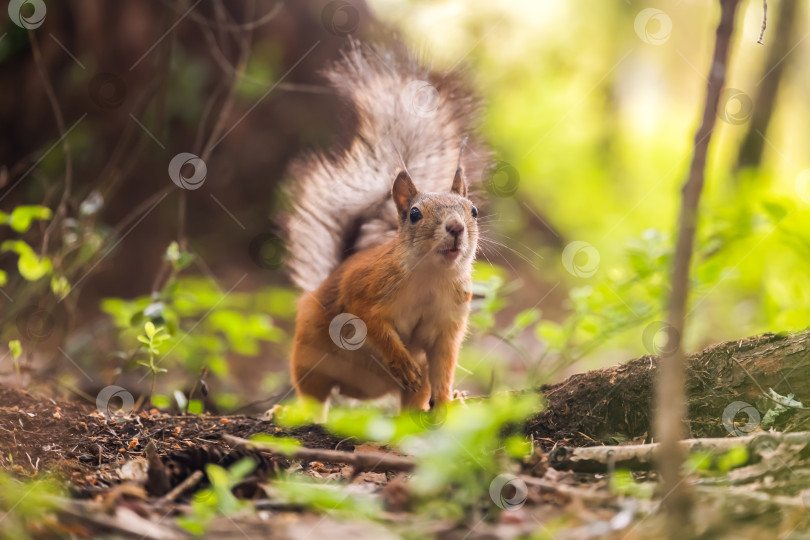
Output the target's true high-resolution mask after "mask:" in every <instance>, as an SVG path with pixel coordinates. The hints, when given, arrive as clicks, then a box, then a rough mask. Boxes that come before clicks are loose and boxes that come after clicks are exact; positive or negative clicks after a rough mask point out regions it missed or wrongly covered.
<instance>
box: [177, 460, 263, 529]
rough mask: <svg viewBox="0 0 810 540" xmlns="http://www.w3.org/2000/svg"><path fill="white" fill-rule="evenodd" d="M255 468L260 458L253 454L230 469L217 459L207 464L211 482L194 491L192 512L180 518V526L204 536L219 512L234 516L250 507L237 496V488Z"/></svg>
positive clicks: (207, 473)
mask: <svg viewBox="0 0 810 540" xmlns="http://www.w3.org/2000/svg"><path fill="white" fill-rule="evenodd" d="M255 468H256V462H255V461H253V459H252V458H249V457H246V458H242V459H240V460H239V461H237V462H236V463H234V464H233V465H231V466H230V468H228V469H225V468H224V467H220V466H219V465H216V464H214V463H209V464H207V465H206V466H205V474H206V476H207V477H208V481H209V483H210V486H209V487H207V488H203V489H201V490H199V491H197V492H196V493H195V494H194V497H193V498H192V500H191V515H189V516H185V517H181V518H180V519H179V520H178V523H179V524H180V526H181V527H183V528H184V529H186V530H187V531H189V532H190V533H192V534H194V535H195V536H202V535H204V534H205V531H206V530H207V529H208V526H209V525H210V523H211V521H212V520H213V519H214V518H215V517H216V516H218V515H222V516H230V515H233V514H236V513H238V512H241V511H243V510H245V509H246V508H249V504H248V503H247V502H245V501H240V500H239V499H237V498H236V496H234V494H233V488H234V487H236V486H237V485H238V484H239V483H240V482H241V481H242V480H244V478H245V477H246V476H248V475H249V474H250V473H251V472H253V469H255Z"/></svg>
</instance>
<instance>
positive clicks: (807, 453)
mask: <svg viewBox="0 0 810 540" xmlns="http://www.w3.org/2000/svg"><path fill="white" fill-rule="evenodd" d="M752 339H753V340H754V343H755V344H754V345H752V346H751V347H748V348H747V349H746V348H745V347H744V346H743V345H739V344H738V345H739V348H740V350H743V349H744V350H745V351H748V352H749V353H750V354H752V355H755V353H756V351H759V352H761V351H762V348H763V347H767V348H769V350H771V349H772V348H773V347H774V342H775V341H776V342H779V343H782V341H784V340H787V341H785V343H784V344H783V345H780V347H781V348H782V349H786V348H788V347H789V346H793V345H795V342H791V341H790V339H791V338H779V339H775V338H773V337H767V336H766V337H762V336H761V337H758V338H752ZM780 339H781V340H782V341H780ZM802 339H804V338H802ZM739 343H740V344H741V343H742V342H739ZM802 343H804V341H802ZM791 344H792V345H791ZM718 347H720V346H718ZM718 350H720V349H717V348H715V349H712V351H714V352H712V353H711V354H716V353H717V351H718ZM790 350H793V349H790ZM751 351H753V352H751ZM710 352H711V351H710ZM742 356H745V354H744V353H743V354H742ZM697 358H700V356H698V357H697ZM735 358H736V357H735ZM640 360H641V359H640ZM631 362H639V360H637V361H631ZM628 364H630V363H628ZM628 364H625V365H628ZM642 364H643V365H644V366H647V367H646V368H645V369H646V370H647V371H649V370H650V369H651V368H652V366H653V364H652V363H651V361H650V362H647V361H646V360H644V361H641V364H639V366H640V365H642ZM639 366H635V367H634V366H632V365H631V366H630V367H629V368H625V369H630V370H631V371H632V370H638V369H640V368H639ZM616 369H620V368H607V370H605V371H603V374H613V375H615V373H616V371H615V370H616ZM611 370H613V371H611ZM591 373H596V372H591ZM585 375H588V374H585ZM591 376H592V375H591ZM577 377H579V376H574V377H572V378H571V379H569V380H568V381H566V382H564V383H561V384H560V385H556V386H553V387H549V388H546V389H544V392H545V393H546V395H547V398H548V397H550V396H549V392H551V393H553V392H554V391H555V390H556V391H562V390H564V389H567V390H566V391H565V394H566V395H568V396H573V392H572V389H573V388H581V387H582V385H581V384H580V383H581V380H580V379H577ZM577 381H579V382H577ZM621 392H622V390H619V391H618V393H621ZM573 397H575V396H573ZM552 401H553V399H551V400H550V404H549V409H547V410H546V412H545V413H543V415H540V416H538V417H537V418H535V419H533V420H531V421H529V422H528V423H527V424H526V427H525V429H527V430H529V432H530V433H529V434H530V435H531V436H532V438H533V439H534V440H535V445H534V452H533V454H532V455H530V456H527V458H526V459H525V460H524V461H523V463H522V464H520V469H521V470H519V471H517V470H516V471H515V472H516V475H514V476H513V477H512V478H514V479H516V480H515V482H516V483H515V484H514V485H515V486H519V487H522V488H523V490H524V493H522V494H521V493H520V489H519V487H515V490H514V491H513V492H511V493H506V494H503V493H502V494H501V495H500V496H501V497H505V498H506V500H507V502H509V501H511V500H513V499H514V500H518V499H520V500H519V501H518V502H519V504H508V505H507V508H506V509H503V505H497V506H496V505H488V506H482V507H480V508H477V509H475V510H473V511H471V512H470V514H469V515H467V516H466V517H465V518H464V519H461V520H459V519H450V518H447V519H426V518H424V517H422V516H420V515H419V514H418V513H417V512H415V511H414V510H413V509H412V507H411V504H410V494H409V478H410V475H411V472H410V470H409V466H410V465H409V462H408V460H409V459H410V458H408V457H407V456H405V455H403V454H402V453H400V452H398V450H397V449H396V448H393V447H389V446H384V445H379V444H372V443H364V442H362V441H358V440H356V439H354V438H350V439H339V438H336V437H334V436H332V435H330V434H329V433H327V432H326V431H325V430H324V429H323V428H322V427H320V426H316V425H311V426H304V427H299V428H296V429H282V428H280V427H278V426H277V425H275V424H274V423H273V422H272V421H271V420H267V419H264V418H261V417H251V416H211V415H180V414H167V413H163V412H160V411H157V410H155V409H152V410H148V411H147V410H144V411H140V412H138V413H130V414H129V415H127V416H126V417H123V416H119V417H112V418H108V417H106V416H104V415H102V414H101V413H100V412H99V411H98V410H97V409H96V408H95V407H92V406H89V405H86V404H83V403H78V402H72V401H61V400H54V399H49V398H43V397H38V396H34V395H31V394H29V393H27V392H25V391H24V390H19V389H12V388H2V387H0V471H4V472H5V473H10V474H11V475H12V476H14V477H16V478H18V479H21V480H23V481H31V480H32V479H37V478H43V477H49V476H55V477H56V478H58V479H59V484H60V485H61V486H62V492H61V493H60V494H59V495H57V496H53V497H51V498H50V499H49V502H48V504H49V505H50V506H51V507H52V512H51V513H50V514H49V516H50V517H48V518H43V519H41V520H39V521H33V522H32V521H30V520H29V521H25V522H24V526H23V529H22V530H24V531H25V532H26V533H27V534H29V535H31V536H34V537H42V538H56V537H71V538H93V537H99V536H101V537H107V538H141V539H144V538H188V537H190V534H189V532H188V530H187V529H184V528H182V527H180V525H179V523H180V521H181V520H182V519H184V518H185V519H190V520H192V521H193V520H194V519H203V517H200V514H199V504H198V503H199V502H200V501H199V500H197V499H196V498H195V497H196V496H195V495H194V494H195V492H197V493H198V495H199V490H201V489H205V488H206V487H211V479H210V478H209V477H208V473H206V470H207V469H206V465H207V464H217V465H220V466H222V467H225V468H227V467H229V466H231V465H233V464H235V463H237V462H238V461H239V460H240V458H243V457H245V456H250V457H252V458H253V460H254V461H255V462H256V463H257V467H256V469H255V470H253V471H252V472H251V473H250V474H249V475H247V476H246V477H244V478H242V479H240V480H239V481H238V482H235V483H234V485H233V486H231V487H233V494H234V495H236V497H237V498H238V500H240V501H250V503H251V504H249V505H243V506H240V507H239V508H237V509H236V510H237V511H234V512H231V513H227V514H222V513H216V514H215V515H210V516H207V517H204V519H205V525H206V532H205V536H206V537H211V538H280V539H281V538H308V537H318V536H326V537H328V538H352V539H354V540H362V539H366V538H369V539H371V538H374V539H378V538H401V537H406V538H410V537H413V538H417V537H418V538H424V537H436V538H447V539H471V540H472V539H483V538H524V537H531V538H555V539H580V538H621V539H627V540H630V539H636V538H656V537H661V536H662V535H663V533H664V532H665V531H666V529H665V527H666V524H665V523H664V520H663V518H662V515H661V513H660V512H658V509H659V507H660V503H661V501H662V497H661V496H660V494H656V493H655V484H656V475H655V473H654V472H653V471H652V469H653V466H652V460H651V455H652V450H653V448H654V447H653V445H650V444H644V443H645V441H646V440H647V439H649V437H648V435H646V436H645V435H644V433H641V432H639V433H638V434H636V433H631V435H637V436H633V437H623V438H622V440H619V441H617V440H616V437H615V433H614V434H613V435H611V434H610V432H609V431H606V432H605V433H602V434H601V435H599V436H598V435H597V433H596V432H593V431H591V432H588V433H584V432H578V431H572V430H571V429H569V428H566V430H560V429H553V430H550V431H549V430H548V429H546V428H547V426H548V422H549V421H551V420H553V419H554V418H558V416H554V415H553V414H551V415H550V413H549V411H550V409H552V408H554V407H564V406H565V404H564V403H559V404H557V405H554V404H553V403H551V402H552ZM604 401H605V402H607V401H609V400H608V399H607V398H605V400H604ZM600 402H601V401H600ZM636 405H638V404H636ZM553 406H554V407H553ZM594 411H595V409H593V408H592V409H591V412H592V413H593V412H594ZM551 412H554V411H551ZM597 412H598V411H597ZM637 412H638V413H639V414H641V413H642V412H643V413H644V414H648V413H649V411H648V410H647V411H637ZM557 413H559V411H557V412H556V413H554V414H557ZM592 416H593V414H592ZM595 416H597V417H599V414H596V415H595ZM605 418H607V417H605ZM628 422H629V423H630V424H633V425H637V422H636V423H633V421H628ZM543 426H546V428H544V427H543ZM625 427H627V426H626V425H625ZM614 431H615V430H614ZM626 431H628V432H630V431H631V430H626ZM260 433H264V434H269V435H271V436H287V437H292V438H294V439H296V440H298V441H300V443H301V446H302V447H304V448H309V449H313V453H312V454H306V455H299V454H296V455H289V454H288V455H284V454H281V453H279V452H278V451H270V450H264V449H261V448H256V447H253V446H250V445H248V444H247V443H246V442H245V441H244V439H247V438H249V437H251V436H253V435H256V434H260ZM563 433H564V434H566V435H567V436H565V437H563V436H562V435H561V434H563ZM746 433H747V432H746ZM600 436H601V438H599V437H600ZM240 441H241V442H240ZM617 443H619V444H617ZM588 445H589V446H588ZM689 449H690V453H691V457H690V460H689V461H688V462H687V468H688V469H689V472H690V475H689V477H688V480H687V482H688V483H689V485H690V487H691V490H692V492H693V493H694V495H695V497H696V504H695V509H694V512H693V517H694V522H693V523H692V532H691V533H690V537H694V538H790V539H798V538H810V534H809V533H810V510H808V508H810V490H808V488H810V434H808V433H802V432H799V433H791V434H790V435H783V434H781V433H777V432H774V431H770V432H766V431H763V430H762V429H761V428H757V429H756V430H753V431H751V434H750V435H747V436H742V437H737V438H733V437H724V438H707V439H700V440H696V441H693V442H692V443H690V444H689ZM741 449H742V450H741ZM333 451H336V452H333ZM330 452H331V453H330ZM368 456H372V459H371V461H372V462H373V463H372V464H371V465H369V464H368V462H366V463H365V465H363V464H361V462H359V461H358V462H354V461H353V459H354V457H358V459H359V458H360V457H364V458H368ZM376 456H379V459H375V458H376ZM282 475H283V476H284V477H285V478H288V479H289V478H293V479H294V478H300V479H301V480H308V481H315V482H318V483H320V484H322V485H326V486H331V487H332V488H333V489H334V490H336V491H337V492H339V493H345V494H346V496H348V495H349V494H351V495H353V496H358V497H361V498H363V497H365V498H369V499H374V500H376V501H377V502H379V503H381V507H382V508H383V511H382V512H381V513H379V514H378V515H376V516H375V517H374V518H373V519H364V518H361V517H359V516H357V515H351V514H348V515H347V514H346V513H343V512H341V511H338V510H334V511H333V510H331V509H330V503H329V501H325V502H324V503H323V504H322V505H321V506H320V507H319V508H316V507H313V506H312V505H301V504H295V503H291V502H290V501H289V500H282V499H279V498H277V497H275V491H274V487H273V483H274V480H275V479H277V478H279V476H282ZM26 485H27V484H22V486H23V492H22V495H19V500H18V501H8V500H7V501H6V503H11V504H6V505H2V506H0V508H8V507H9V506H11V509H10V512H8V513H7V514H2V513H0V522H2V521H3V520H6V519H8V521H6V525H8V524H9V523H12V524H14V523H17V522H15V521H14V520H15V519H16V518H15V507H17V508H18V509H21V508H24V507H25V498H26V497H27V495H28V492H27V491H25V486H26ZM7 487H8V484H6V493H5V494H0V499H2V498H3V497H7V498H10V497H12V493H13V491H8V489H7ZM215 487H216V486H215ZM235 500H236V499H235ZM664 500H665V497H664ZM195 501H196V502H195ZM493 501H494V499H493ZM204 502H205V501H203V503H204ZM220 502H221V501H220ZM501 502H503V501H501ZM240 504H241V503H240ZM496 504H497V503H496ZM18 505H19V506H18ZM498 506H500V507H501V508H498ZM195 507H196V508H195ZM18 513H19V510H18ZM195 516H196V517H195ZM17 524H18V525H19V523H17ZM5 534H7V535H8V534H10V533H8V532H6V533H5ZM2 536H3V533H0V537H2Z"/></svg>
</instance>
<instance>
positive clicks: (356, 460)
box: [222, 434, 415, 472]
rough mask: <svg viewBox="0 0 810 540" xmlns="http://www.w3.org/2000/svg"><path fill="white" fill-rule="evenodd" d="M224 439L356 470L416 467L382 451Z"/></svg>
mask: <svg viewBox="0 0 810 540" xmlns="http://www.w3.org/2000/svg"><path fill="white" fill-rule="evenodd" d="M222 439H223V440H224V441H225V442H227V443H228V444H229V445H231V446H232V447H233V448H248V449H253V450H259V451H261V452H267V453H270V454H273V455H277V456H284V457H287V458H292V459H302V460H307V461H326V462H330V463H345V464H346V465H351V466H352V467H354V471H355V472H370V471H378V472H379V471H385V472H387V471H399V472H410V471H412V470H413V469H414V465H415V464H414V461H413V460H412V459H410V458H407V457H403V456H395V455H392V454H386V453H382V452H344V451H342V450H326V449H319V448H303V447H302V448H296V449H294V450H291V451H289V452H281V451H280V450H279V449H278V447H277V446H275V445H272V444H269V443H263V442H259V441H251V440H248V439H243V438H241V437H234V436H233V435H228V434H223V435H222Z"/></svg>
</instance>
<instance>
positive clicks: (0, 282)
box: [0, 270, 8, 287]
mask: <svg viewBox="0 0 810 540" xmlns="http://www.w3.org/2000/svg"><path fill="white" fill-rule="evenodd" d="M6 283H8V274H6V273H5V272H4V271H2V270H0V287H2V286H4V285H5V284H6Z"/></svg>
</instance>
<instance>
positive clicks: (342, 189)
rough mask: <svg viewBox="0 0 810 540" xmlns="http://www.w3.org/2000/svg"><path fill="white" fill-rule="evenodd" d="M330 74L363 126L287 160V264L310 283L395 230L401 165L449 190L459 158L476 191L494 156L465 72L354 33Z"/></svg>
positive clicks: (430, 187)
mask: <svg viewBox="0 0 810 540" xmlns="http://www.w3.org/2000/svg"><path fill="white" fill-rule="evenodd" d="M324 74H325V76H326V78H327V79H328V80H329V82H330V84H331V86H332V87H333V88H334V89H335V90H336V91H337V93H338V95H339V97H340V98H341V99H342V100H345V101H346V102H347V104H348V105H349V106H351V108H352V109H353V110H354V112H355V114H356V116H357V132H356V134H355V135H354V137H353V139H352V140H351V141H350V142H349V144H347V145H345V146H346V149H345V150H342V151H340V152H338V153H332V154H325V153H312V154H309V155H306V156H303V157H301V158H299V159H297V160H296V161H294V162H293V164H292V165H291V167H290V170H289V178H288V182H287V184H286V192H287V195H288V196H289V200H290V203H291V211H290V212H289V213H288V214H286V215H285V216H284V218H283V223H282V230H284V231H285V236H286V238H285V242H286V247H287V252H288V258H287V267H288V269H289V272H290V275H291V277H292V279H293V281H294V282H295V283H296V284H297V285H298V286H299V287H301V288H302V289H304V290H309V291H311V290H314V289H317V288H318V286H319V285H320V284H321V283H322V282H323V281H324V280H325V279H326V277H327V276H328V275H329V274H330V272H331V271H332V270H333V269H334V268H335V267H337V266H338V265H339V264H340V263H341V262H342V261H343V260H344V259H345V258H347V257H348V256H350V255H351V254H353V253H356V252H358V251H361V250H364V249H368V248H370V247H373V246H376V245H378V244H382V243H384V242H386V241H387V240H389V239H391V238H393V237H394V235H395V234H396V230H397V213H396V210H395V208H394V204H393V202H392V201H391V186H392V183H393V181H394V178H396V175H397V173H398V171H401V170H403V169H406V170H407V171H408V173H409V174H410V176H411V178H412V179H413V181H414V183H415V184H416V186H417V188H418V189H419V190H420V191H426V192H448V191H450V186H451V185H452V182H453V175H454V173H455V171H456V168H457V166H458V164H459V160H460V161H461V165H462V166H463V168H464V170H465V173H466V176H467V181H468V182H469V183H470V186H469V187H470V188H471V189H473V191H474V188H475V187H476V186H475V184H478V183H480V181H481V176H482V174H483V173H484V168H485V166H486V165H487V163H488V157H489V156H488V154H487V152H486V151H485V150H484V148H483V146H482V144H481V143H480V142H479V140H478V139H477V138H476V136H475V127H476V124H477V117H478V101H477V99H476V98H474V97H473V95H472V94H471V93H470V92H469V91H468V90H467V89H466V86H465V84H464V82H463V77H462V76H461V74H460V73H457V72H445V73H437V72H432V71H431V70H430V69H429V68H427V67H424V66H423V65H422V64H420V63H419V62H418V61H417V59H416V58H415V57H414V56H413V55H412V54H410V53H408V52H407V51H406V50H404V47H402V46H386V47H372V46H368V45H362V44H358V43H357V42H352V43H351V44H350V46H349V48H348V49H347V50H346V51H345V52H344V55H343V58H342V59H341V60H340V61H338V62H337V63H336V64H335V65H333V66H332V67H330V68H329V69H328V70H326V71H325V73H324ZM462 144H464V146H465V148H464V152H463V154H460V149H461V146H462ZM460 156H461V157H460Z"/></svg>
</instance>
